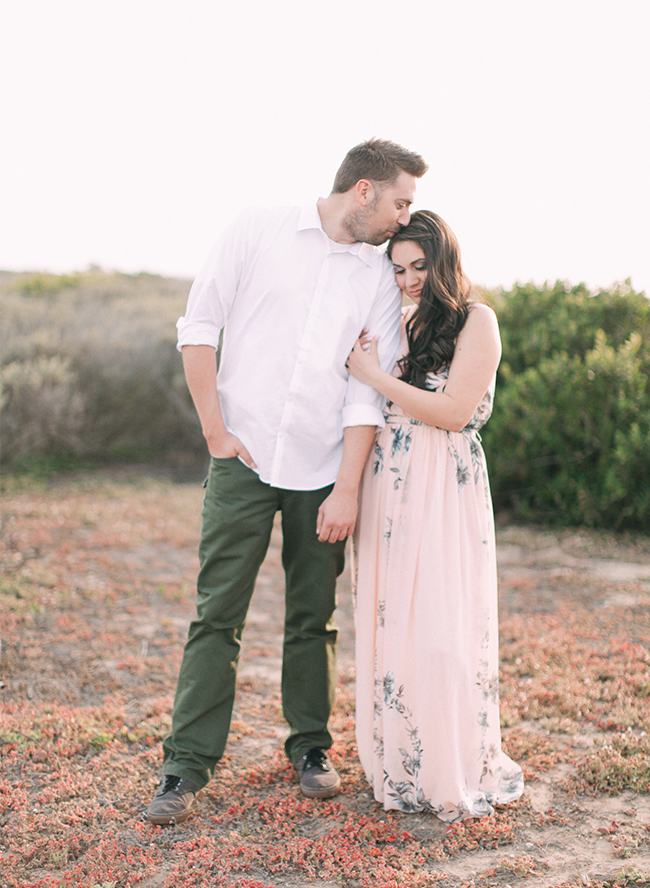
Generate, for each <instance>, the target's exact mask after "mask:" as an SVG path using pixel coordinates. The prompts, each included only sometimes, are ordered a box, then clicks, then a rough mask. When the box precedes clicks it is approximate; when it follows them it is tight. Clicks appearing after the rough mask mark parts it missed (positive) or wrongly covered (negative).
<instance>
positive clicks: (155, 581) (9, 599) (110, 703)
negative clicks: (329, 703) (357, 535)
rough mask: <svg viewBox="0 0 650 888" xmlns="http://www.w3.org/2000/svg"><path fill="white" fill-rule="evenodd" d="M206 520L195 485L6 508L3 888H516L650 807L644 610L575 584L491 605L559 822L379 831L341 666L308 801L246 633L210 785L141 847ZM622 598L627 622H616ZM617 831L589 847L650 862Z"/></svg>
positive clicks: (524, 730) (20, 497)
mask: <svg viewBox="0 0 650 888" xmlns="http://www.w3.org/2000/svg"><path fill="white" fill-rule="evenodd" d="M200 498H201V492H200V486H198V485H197V486H196V488H194V487H187V486H183V485H170V484H168V483H163V482H162V481H160V480H158V481H152V480H142V479H138V480H135V481H134V480H133V479H131V480H128V481H123V482H119V483H118V482H112V481H106V480H101V479H97V478H96V477H95V478H92V477H85V478H82V479H80V480H79V481H78V482H75V483H73V484H70V485H69V486H68V487H67V488H66V487H62V486H61V485H58V486H57V485H55V486H54V487H52V488H44V489H41V490H40V491H38V490H27V491H23V492H18V493H16V494H14V495H12V496H11V498H10V499H11V502H10V509H9V510H8V513H7V514H8V516H9V517H8V518H5V525H4V529H3V535H2V540H1V541H0V546H4V556H5V571H4V574H3V576H2V581H1V584H0V640H1V642H2V647H1V657H0V669H1V675H0V678H1V680H2V682H3V685H4V687H3V688H2V689H0V694H1V695H2V696H0V716H1V720H0V767H1V771H0V826H1V827H2V834H1V837H0V872H1V873H2V875H1V877H0V884H1V885H2V888H67V886H72V885H75V886H78V888H183V886H186V888H187V886H197V888H198V886H201V888H203V886H206V885H210V886H213V885H214V886H218V888H284V886H286V888H297V886H301V888H302V886H303V885H309V884H312V883H313V884H318V885H322V886H326V888H334V886H343V888H397V886H399V888H402V886H408V888H425V886H427V885H431V884H442V885H445V886H450V888H451V886H453V888H459V886H461V885H462V884H464V885H469V884H470V883H469V882H467V881H466V880H465V881H463V880H462V879H461V878H459V877H458V876H455V875H454V867H455V866H456V865H457V864H459V863H461V862H462V861H467V860H471V859H473V856H475V855H478V856H480V859H481V860H484V859H485V855H486V854H488V853H490V854H492V857H491V863H490V865H489V866H485V864H483V871H482V872H476V874H475V877H474V879H473V882H472V884H475V885H479V884H480V885H483V884H485V885H490V886H491V885H493V884H496V885H499V884H502V885H505V883H506V881H508V883H509V884H513V880H515V879H517V878H521V879H525V878H526V877H527V876H533V875H536V876H539V875H540V874H541V873H543V871H544V869H543V864H544V861H545V860H546V858H547V854H548V849H547V845H548V844H549V839H550V838H551V837H552V842H550V844H553V843H555V845H557V846H561V845H562V843H565V844H567V843H570V842H571V841H572V839H571V836H572V835H573V834H572V832H571V830H573V829H574V827H575V826H576V825H577V824H582V825H583V827H584V823H585V815H584V813H582V812H581V808H580V805H581V800H582V799H590V800H593V799H594V798H595V799H598V798H600V797H603V798H610V797H611V794H612V793H614V792H616V793H627V796H629V794H630V793H631V792H633V793H636V794H637V795H638V796H639V798H640V799H646V798H647V793H648V786H649V785H650V776H648V775H649V771H648V768H649V765H648V763H649V762H650V746H649V744H648V740H647V737H648V734H649V733H650V711H649V710H650V707H649V706H648V701H649V699H650V677H649V676H650V654H649V650H650V602H649V601H648V596H647V595H646V593H644V591H643V587H642V586H640V585H639V584H638V583H637V584H634V583H630V582H628V583H627V584H625V583H622V584H618V585H616V587H615V588H614V587H613V586H612V584H611V583H609V584H608V583H606V582H605V581H602V580H599V579H594V578H593V577H590V576H589V575H587V574H585V573H584V571H578V570H576V571H564V572H563V573H561V574H558V575H557V576H555V575H553V576H546V575H544V574H543V572H541V573H540V574H539V575H538V576H537V577H536V578H531V577H530V576H524V577H515V578H514V579H511V580H507V581H505V582H503V583H502V598H503V600H502V606H501V629H502V640H501V659H502V674H501V701H502V717H503V724H504V735H503V743H504V748H505V749H506V750H507V752H508V753H509V754H510V755H511V756H512V757H513V758H514V759H516V760H517V761H519V762H520V763H521V764H522V766H523V767H524V771H525V776H526V780H527V781H528V783H529V785H530V787H531V788H534V787H535V786H537V785H542V784H543V785H544V786H550V789H549V792H552V796H553V802H552V804H550V803H549V804H548V805H547V806H546V807H545V808H543V809H540V808H539V807H537V808H535V807H534V806H533V805H532V804H531V801H530V799H529V797H528V796H527V795H526V796H524V798H523V799H522V800H520V801H519V802H518V803H516V804H513V805H511V806H508V807H506V808H501V809H499V810H498V811H497V812H496V814H495V815H494V816H492V817H485V818H480V819H475V820H468V821H465V822H463V823H459V824H453V825H451V826H445V825H444V824H442V823H440V822H439V821H437V820H436V819H435V818H432V817H430V816H428V815H405V814H401V813H399V812H385V811H383V810H382V809H381V808H380V807H379V806H378V805H377V804H376V803H375V802H374V801H373V799H372V793H371V791H370V789H369V787H368V784H367V782H366V780H365V777H364V774H363V771H362V769H361V767H360V765H359V763H358V757H357V751H356V743H355V737H354V687H353V684H354V672H353V668H352V665H351V661H350V660H349V655H347V656H348V660H347V661H346V660H345V659H344V660H343V662H342V666H341V682H340V685H339V690H338V697H337V705H336V709H335V712H334V715H333V719H332V728H333V731H334V735H335V747H334V749H333V752H332V755H333V759H334V762H335V764H336V766H337V767H338V768H339V770H340V771H341V774H342V776H343V781H344V790H343V792H342V793H341V795H340V796H338V797H337V798H336V799H333V800H331V801H324V802H318V801H313V800H308V799H305V798H304V797H303V796H301V794H300V792H299V789H298V786H297V783H296V779H295V774H294V772H293V769H292V768H291V767H290V766H289V764H288V762H287V761H286V759H285V757H284V755H283V753H282V751H281V737H282V732H283V731H284V728H283V724H284V723H283V720H282V713H281V704H280V699H279V691H278V686H277V676H276V673H275V672H274V671H273V670H276V672H277V669H278V668H279V667H278V666H277V664H278V663H279V644H280V634H281V633H280V630H279V629H277V628H276V629H274V630H273V631H272V632H271V633H270V634H269V631H268V630H267V629H266V628H264V631H262V630H260V631H259V633H258V634H257V635H256V634H255V628H254V626H253V627H249V630H248V631H249V633H250V634H251V637H252V641H251V646H250V647H249V649H248V655H249V656H250V657H251V659H252V661H253V662H254V663H255V664H256V670H257V671H255V670H254V671H252V672H250V673H246V671H245V670H244V672H243V673H242V679H241V683H240V692H239V694H238V699H237V702H236V712H235V715H234V719H233V730H232V735H231V742H230V744H229V747H228V750H227V755H226V756H225V757H224V759H223V761H222V762H221V763H220V764H219V765H218V768H217V774H216V775H215V776H216V779H215V780H214V781H212V782H211V783H210V784H209V785H208V787H207V788H206V789H205V790H204V792H203V793H202V794H201V796H200V797H199V799H198V800H197V803H196V813H195V814H194V815H193V816H192V817H191V818H190V819H189V820H188V821H187V822H186V823H184V824H181V825H179V826H176V827H173V828H169V829H167V828H165V829H163V828H161V827H152V826H150V825H148V824H147V823H146V822H145V821H144V820H143V817H142V812H143V809H144V807H145V805H146V803H147V801H148V800H149V798H150V797H151V795H152V793H153V791H154V789H155V785H156V782H157V779H158V774H159V768H160V741H161V740H162V738H163V737H164V736H165V734H166V733H167V731H168V730H169V726H170V713H171V706H172V700H173V689H174V685H175V679H176V675H177V671H178V666H179V662H180V656H181V651H182V642H183V638H184V634H185V631H186V627H187V621H188V619H189V618H190V616H191V612H192V606H193V592H192V589H191V578H192V576H193V573H194V571H195V565H196V555H195V552H194V549H195V544H196V537H197V534H198V515H199V511H200ZM269 558H270V561H269V566H268V573H267V574H266V575H265V576H262V578H261V588H260V591H259V594H260V595H262V596H263V595H264V594H267V595H268V597H267V599H264V598H262V607H263V608H264V607H267V610H266V611H265V612H264V613H263V614H262V616H263V617H264V619H266V618H267V616H268V615H269V614H273V613H275V612H276V611H277V612H278V614H280V617H281V605H280V606H277V605H276V604H275V601H276V599H275V598H273V596H274V595H278V594H281V593H279V592H278V591H277V590H278V589H279V588H280V581H279V579H278V578H279V576H280V573H279V552H278V551H277V549H272V551H271V553H270V556H269ZM274 559H275V560H274ZM265 589H266V590H268V591H267V592H266V593H265V591H264V590H265ZM614 593H615V594H614ZM256 594H258V593H256ZM616 595H618V596H620V597H621V600H624V601H632V602H633V603H632V604H630V605H626V606H617V605H615V604H611V603H608V602H610V601H615V600H616ZM644 595H646V597H645V598H644ZM517 596H518V597H517ZM549 600H551V604H550V605H549ZM522 601H523V603H524V604H525V607H521V606H520V603H521V602H522ZM594 602H595V603H594ZM343 640H345V638H344V637H343ZM274 664H275V665H274ZM265 670H266V671H268V677H264V675H266V672H265ZM260 675H261V676H262V677H261V678H260ZM644 732H645V733H644ZM578 741H579V742H578ZM558 768H562V769H564V770H563V771H562V774H563V777H562V778H561V779H557V778H553V779H552V781H551V782H550V783H549V782H548V781H549V775H552V774H554V773H555V771H556V770H557V769H558ZM545 781H546V782H545ZM627 796H626V798H627ZM626 804H628V803H627V802H626ZM604 822H605V824H609V825H610V827H611V823H612V817H611V816H609V817H608V818H607V819H606V820H605V821H604ZM616 822H617V823H618V824H619V826H618V827H617V829H616V830H615V831H613V832H607V833H597V836H598V837H599V840H600V841H601V842H602V843H603V846H604V847H605V848H607V849H608V850H609V854H610V857H611V860H612V862H614V861H615V860H616V859H617V858H622V857H626V858H627V857H632V856H633V855H635V854H644V853H645V854H647V853H648V848H650V845H648V836H649V835H650V833H648V831H647V830H646V829H645V828H644V826H643V821H642V819H641V818H640V815H639V816H637V815H636V814H635V815H632V814H630V816H629V817H627V818H623V819H620V818H618V819H616ZM575 841H576V848H577V849H579V847H580V841H581V840H577V839H576V840H575ZM506 847H507V849H508V853H509V854H510V853H511V854H512V856H511V857H510V856H509V857H504V851H505V849H506ZM531 849H532V850H531ZM478 856H477V859H479V857H478ZM503 861H506V863H505V864H503V863H502V862H503ZM512 861H514V862H515V863H512ZM511 864H512V865H511ZM478 869H480V867H479V868H478ZM611 872H612V876H613V875H614V873H615V872H616V870H615V868H613V869H612V870H611ZM550 878H551V877H550V876H549V880H550ZM548 884H549V885H550V884H551V881H549V882H548ZM594 884H596V883H594ZM612 884H613V883H612ZM622 884H623V883H622ZM626 884H632V882H631V881H628V883H626ZM576 886H577V883H576ZM571 888H574V886H573V885H572V886H571Z"/></svg>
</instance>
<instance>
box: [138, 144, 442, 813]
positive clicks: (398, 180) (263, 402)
mask: <svg viewBox="0 0 650 888" xmlns="http://www.w3.org/2000/svg"><path fill="white" fill-rule="evenodd" d="M426 169H427V165H426V164H425V162H424V161H423V160H422V158H421V157H420V156H419V155H417V154H414V153H412V152H410V151H407V150H406V149H404V148H402V147H400V146H399V145H395V144H394V143H393V142H388V141H381V140H376V139H373V140H371V141H369V142H365V143H363V144H361V145H358V146H357V147H356V148H353V149H352V150H351V151H350V152H349V153H348V155H347V156H346V158H345V160H344V161H343V164H342V165H341V168H340V169H339V171H338V172H337V174H336V178H335V181H334V188H333V191H332V193H331V194H330V195H329V197H327V198H321V199H319V201H318V204H317V205H316V206H311V207H307V208H303V209H300V208H290V209H284V208H283V209H272V210H268V209H260V208H257V209H252V210H249V211H247V212H245V213H244V214H243V215H242V216H241V217H240V218H239V219H238V220H237V221H236V222H235V224H234V225H233V226H232V227H231V228H230V229H229V230H228V231H227V232H226V234H225V235H224V236H223V237H222V238H221V239H220V241H219V242H218V243H217V245H216V247H215V248H214V250H213V252H212V254H211V256H210V257H209V259H208V261H207V263H206V265H205V267H204V268H203V270H202V272H201V273H200V274H199V276H198V278H197V279H196V281H195V282H194V284H193V286H192V289H191V291H190V296H189V300H188V306H187V312H186V314H185V317H183V318H181V319H180V320H179V322H178V330H179V336H178V345H179V348H180V349H181V350H182V353H183V365H184V369H185V375H186V379H187V383H188V386H189V389H190V392H191V395H192V398H193V400H194V404H195V406H196V409H197V412H198V414H199V418H200V420H201V425H202V429H203V434H204V436H205V439H206V442H207V445H208V448H209V451H210V454H211V455H212V457H213V459H212V463H211V467H210V476H209V480H208V485H207V490H206V497H205V504H204V508H203V524H202V529H201V541H200V545H199V561H200V572H199V576H198V582H197V590H198V601H197V618H196V620H194V621H193V622H192V624H191V625H190V629H189V634H188V641H187V644H186V646H185V652H184V655H183V662H182V665H181V671H180V675H179V679H178V686H177V690H176V698H175V701H174V710H173V717H172V729H171V733H170V734H169V735H168V736H167V737H166V738H165V741H164V743H163V749H164V763H163V774H164V777H163V780H162V783H161V784H160V787H159V790H158V792H157V794H156V796H155V797H154V799H153V800H152V802H151V803H150V805H149V807H148V809H147V817H148V819H149V821H150V822H152V823H157V824H169V823H178V822H181V821H182V820H185V819H186V818H187V816H188V815H189V812H190V807H191V805H192V803H193V801H194V798H195V796H196V794H197V793H198V792H199V790H200V789H201V788H202V787H203V786H204V785H205V784H206V783H207V782H208V780H209V779H210V777H211V776H212V773H213V771H214V767H215V764H216V762H217V761H218V760H219V758H220V757H221V756H222V754H223V751H224V748H225V745H226V740H227V736H228V731H229V728H230V718H231V712H232V705H233V700H234V695H235V674H236V666H237V661H238V657H239V650H240V642H241V635H242V630H243V625H244V621H245V618H246V613H247V610H248V605H249V603H250V598H251V595H252V592H253V587H254V584H255V579H256V576H257V572H258V570H259V567H260V565H261V563H262V561H263V559H264V556H265V554H266V551H267V548H268V545H269V539H270V535H271V529H272V525H273V519H274V516H275V513H276V512H277V511H278V510H279V511H281V513H282V532H283V548H282V562H283V566H284V570H285V578H286V597H285V603H286V614H285V633H284V650H283V668H282V703H283V708H284V715H285V718H286V719H287V721H288V723H289V726H290V732H289V736H288V738H287V741H286V743H285V749H286V752H287V755H288V756H289V758H290V760H291V762H292V763H293V764H294V766H295V768H296V770H297V772H298V774H299V775H300V786H301V789H302V791H303V793H305V795H307V796H309V797H312V798H327V797H330V796H332V795H335V794H336V793H337V792H338V790H339V787H340V778H339V775H338V774H337V773H336V771H335V770H334V768H333V766H332V764H331V762H330V760H329V757H328V756H327V753H326V750H327V749H329V748H330V746H331V745H332V738H331V735H330V733H329V731H328V728H327V724H328V719H329V715H330V710H331V707H332V703H333V700H334V691H335V687H336V663H335V651H336V630H335V628H334V627H333V625H332V624H331V618H332V614H333V612H334V608H335V605H336V601H335V588H336V579H337V577H338V576H339V575H340V573H341V572H342V570H343V566H344V546H345V539H346V537H347V536H348V535H349V534H351V533H352V530H353V529H354V524H355V521H356V515H357V488H358V484H359V480H360V477H361V472H362V469H363V465H364V463H365V460H366V457H367V455H368V451H369V449H370V446H371V443H372V440H373V437H374V434H375V429H376V426H378V425H382V424H383V417H382V414H381V408H382V406H383V401H382V399H381V397H380V396H379V395H378V394H377V392H375V391H374V390H373V389H370V388H368V387H367V386H364V385H362V384H360V383H358V382H357V381H356V380H354V379H353V378H348V374H347V371H346V369H345V361H346V359H347V356H348V354H349V352H350V350H351V348H352V347H353V346H354V343H355V341H356V339H357V337H358V336H359V335H360V333H361V331H362V329H364V328H365V329H368V331H369V332H370V334H371V335H377V336H379V337H380V339H379V351H380V359H381V361H382V363H383V366H385V367H386V368H387V369H389V368H390V367H392V365H393V363H394V361H395V357H396V352H397V346H398V339H399V312H400V299H399V291H398V289H397V286H396V284H395V279H394V275H393V272H392V268H391V265H390V262H389V261H388V259H387V258H386V256H385V254H384V253H383V252H382V251H379V250H377V249H376V247H377V246H378V245H379V244H382V243H383V242H384V241H385V240H386V239H387V238H389V237H390V236H391V235H392V234H394V233H395V232H396V231H397V230H398V229H399V228H400V227H401V226H402V225H405V224H407V223H408V221H409V207H410V205H411V203H412V201H413V196H414V192H415V180H416V178H419V177H420V176H422V175H423V174H424V173H425V172H426ZM371 245H374V246H371ZM222 329H223V344H222V347H221V356H220V363H219V374H218V378H217V365H216V351H217V349H218V347H219V336H220V333H221V330H222Z"/></svg>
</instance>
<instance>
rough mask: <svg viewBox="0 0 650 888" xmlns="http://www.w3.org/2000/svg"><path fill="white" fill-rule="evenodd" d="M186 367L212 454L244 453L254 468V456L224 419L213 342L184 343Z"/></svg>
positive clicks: (218, 455)
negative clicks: (233, 433)
mask: <svg viewBox="0 0 650 888" xmlns="http://www.w3.org/2000/svg"><path fill="white" fill-rule="evenodd" d="M183 369H184V370H185V379H186V380H187V387H188V388H189V390H190V394H191V395H192V400H193V401H194V406H195V407H196V412H197V413H198V414H199V419H200V420H201V428H202V429H203V436H204V438H205V440H206V442H207V445H208V450H209V451H210V455H211V456H215V457H221V458H227V457H234V456H240V457H241V458H242V459H243V460H244V462H245V463H246V464H247V465H249V466H250V467H251V468H254V467H255V463H254V462H253V459H252V457H251V455H250V453H249V452H248V450H246V448H245V447H244V445H243V444H242V442H241V441H240V440H239V438H236V437H235V436H234V435H231V434H230V432H229V431H228V429H227V428H226V424H225V423H224V421H223V416H222V413H221V405H220V403H219V392H218V391H217V353H216V351H215V350H214V348H213V347H212V346H211V345H184V346H183Z"/></svg>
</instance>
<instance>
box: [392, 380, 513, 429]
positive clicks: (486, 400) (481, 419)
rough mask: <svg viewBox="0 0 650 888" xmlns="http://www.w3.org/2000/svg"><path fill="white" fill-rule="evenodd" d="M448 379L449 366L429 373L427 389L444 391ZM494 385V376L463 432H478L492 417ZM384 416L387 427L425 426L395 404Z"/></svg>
mask: <svg viewBox="0 0 650 888" xmlns="http://www.w3.org/2000/svg"><path fill="white" fill-rule="evenodd" d="M448 378H449V366H447V367H443V368H442V369H441V370H439V371H438V372H437V373H429V374H428V376H427V389H429V391H432V392H438V391H442V390H444V387H445V385H446V384H447V379H448ZM495 383H496V376H495V377H494V379H493V380H492V382H491V383H490V385H489V387H488V390H487V392H486V393H485V395H484V396H483V399H482V401H481V403H480V404H479V405H478V407H477V408H476V410H475V412H474V416H473V417H472V418H471V419H470V421H469V422H468V423H467V425H466V426H465V428H464V429H463V431H478V430H479V429H481V428H483V426H484V425H485V423H486V422H487V421H488V419H489V418H490V416H491V415H492V405H493V403H494V387H495ZM384 416H385V417H386V422H387V423H388V424H389V425H396V424H403V423H409V424H410V425H426V423H423V422H422V421H421V420H419V419H413V417H412V416H409V415H408V413H406V412H405V411H404V410H402V408H401V407H398V406H397V404H393V403H392V402H390V401H389V402H388V404H387V405H386V407H385V409H384Z"/></svg>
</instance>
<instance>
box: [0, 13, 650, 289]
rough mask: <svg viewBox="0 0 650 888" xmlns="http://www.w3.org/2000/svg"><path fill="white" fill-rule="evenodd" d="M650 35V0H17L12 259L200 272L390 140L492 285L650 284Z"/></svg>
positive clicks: (9, 127) (7, 73)
mask: <svg viewBox="0 0 650 888" xmlns="http://www.w3.org/2000/svg"><path fill="white" fill-rule="evenodd" d="M649 38H650V0H402V2H387V0H326V2H324V0H231V2H223V0H0V122H1V124H2V136H1V138H0V268H2V269H6V270H13V271H18V270H26V269H29V270H32V269H34V270H35V269H42V270H52V271H71V270H82V269H84V268H86V267H87V266H88V265H89V264H91V263H94V264H97V265H101V266H102V267H104V268H107V269H117V270H119V271H126V272H137V271H142V270H144V271H149V272H153V273H160V274H166V275H179V276H184V277H193V276H194V275H195V274H196V273H197V271H198V270H199V268H200V266H201V264H202V263H203V260H204V259H205V257H206V255H207V253H208V251H209V249H210V246H211V244H212V243H213V241H214V240H215V238H216V237H217V236H218V234H219V232H220V231H221V230H222V229H223V228H224V226H225V225H227V223H228V221H229V220H230V219H232V218H233V216H235V215H236V214H237V213H238V212H239V210H240V209H242V208H244V207H245V206H247V205H249V204H254V203H262V204H283V205H292V204H303V203H307V202H310V201H312V200H315V198H316V197H318V196H319V195H321V194H322V195H325V194H327V193H329V191H330V188H331V184H332V179H333V176H334V173H335V171H336V169H337V167H338V165H339V163H340V161H341V160H342V159H343V156H344V154H345V153H346V151H347V150H348V149H349V148H351V147H352V146H353V145H355V144H357V143H358V142H360V141H363V140H364V139H367V138H369V137H371V136H379V137H382V138H388V139H393V140H394V141H396V142H399V143H401V144H403V145H405V146H406V147H408V148H411V149H413V150H415V151H418V152H419V153H421V154H422V155H423V156H424V157H425V159H426V160H427V161H428V163H429V165H430V169H429V172H428V173H427V175H426V176H425V177H424V179H422V180H420V182H419V184H418V192H417V196H416V207H423V208H424V207H426V208H429V209H432V210H435V211H436V212H438V213H439V214H440V215H441V216H443V218H445V219H446V220H447V221H448V222H449V223H450V225H451V226H452V228H453V229H454V230H455V232H456V235H457V236H458V239H459V241H460V245H461V249H462V252H463V257H464V264H465V268H466V270H467V272H468V274H469V275H470V277H471V278H472V279H473V280H474V281H475V282H477V283H481V284H485V285H487V286H497V285H503V286H504V287H509V286H511V285H512V284H513V283H514V282H515V281H517V280H518V281H522V282H523V281H528V280H533V281H535V282H537V283H542V282H544V281H545V280H550V281H554V280H555V279H557V278H562V279H566V280H568V281H570V282H571V283H579V282H580V281H584V282H586V283H587V284H588V285H589V286H591V287H600V286H602V287H607V286H609V285H610V284H612V283H613V282H615V281H619V280H623V279H625V278H627V277H631V279H632V285H633V286H634V287H635V288H636V289H639V290H641V289H644V290H645V291H646V292H647V293H648V294H649V295H650V258H649V249H650V247H649V244H650V223H649V221H648V209H649V208H650V173H649V167H650V164H649V161H648V158H650V51H649Z"/></svg>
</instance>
